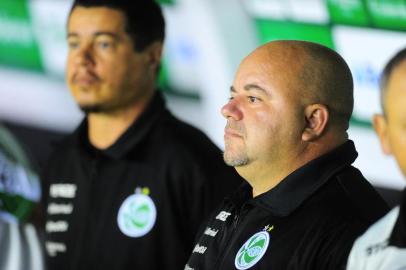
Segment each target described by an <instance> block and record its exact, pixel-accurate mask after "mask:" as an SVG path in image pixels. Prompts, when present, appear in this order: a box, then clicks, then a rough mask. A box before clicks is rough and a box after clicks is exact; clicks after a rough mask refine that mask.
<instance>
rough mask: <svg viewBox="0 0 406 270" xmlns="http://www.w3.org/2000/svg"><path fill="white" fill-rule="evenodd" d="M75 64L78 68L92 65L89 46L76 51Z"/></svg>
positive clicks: (91, 52) (92, 57)
mask: <svg viewBox="0 0 406 270" xmlns="http://www.w3.org/2000/svg"><path fill="white" fill-rule="evenodd" d="M75 62H76V64H77V65H80V66H89V65H94V55H93V50H92V47H91V45H83V46H82V47H80V48H79V49H78V51H77V52H76V57H75Z"/></svg>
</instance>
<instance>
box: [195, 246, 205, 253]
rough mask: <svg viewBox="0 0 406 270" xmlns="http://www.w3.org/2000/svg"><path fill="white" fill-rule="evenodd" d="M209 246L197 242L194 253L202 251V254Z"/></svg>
mask: <svg viewBox="0 0 406 270" xmlns="http://www.w3.org/2000/svg"><path fill="white" fill-rule="evenodd" d="M206 249H207V247H205V246H200V245H199V244H197V245H196V246H195V248H194V249H193V253H200V254H204V252H205V251H206Z"/></svg>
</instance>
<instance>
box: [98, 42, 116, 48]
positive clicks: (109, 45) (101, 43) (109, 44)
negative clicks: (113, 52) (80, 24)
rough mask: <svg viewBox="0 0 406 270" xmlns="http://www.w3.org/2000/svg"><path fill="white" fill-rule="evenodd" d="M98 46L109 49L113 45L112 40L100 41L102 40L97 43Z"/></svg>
mask: <svg viewBox="0 0 406 270" xmlns="http://www.w3.org/2000/svg"><path fill="white" fill-rule="evenodd" d="M97 46H98V47H99V48H100V49H108V48H110V47H111V46H112V45H111V42H107V41H100V42H98V43H97Z"/></svg>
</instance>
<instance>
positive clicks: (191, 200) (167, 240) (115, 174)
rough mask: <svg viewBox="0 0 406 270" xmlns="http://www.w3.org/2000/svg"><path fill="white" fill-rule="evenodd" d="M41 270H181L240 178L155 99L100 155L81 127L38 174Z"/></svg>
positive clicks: (201, 136) (158, 96) (204, 140)
mask: <svg viewBox="0 0 406 270" xmlns="http://www.w3.org/2000/svg"><path fill="white" fill-rule="evenodd" d="M44 182H45V183H47V187H46V188H45V189H44V194H45V195H46V198H45V205H46V209H45V211H46V213H47V216H46V225H45V231H46V235H45V238H46V242H45V249H46V255H47V256H46V259H47V264H48V269H58V270H61V269H75V270H76V269H148V270H149V269H152V270H153V269H182V268H183V266H184V265H185V263H186V261H187V257H188V255H189V254H190V250H191V249H192V248H193V241H194V239H195V234H196V231H197V229H198V226H199V225H200V224H201V222H202V220H203V219H204V218H206V217H207V216H208V214H209V213H210V212H211V211H212V210H213V206H216V205H218V203H220V201H221V199H222V198H223V197H224V196H225V194H226V192H227V191H228V190H231V189H233V188H234V187H236V186H238V185H239V184H240V183H241V182H240V178H239V176H238V175H237V174H236V173H235V171H234V170H233V168H230V167H227V166H226V165H225V164H224V162H223V159H222V154H221V152H220V150H219V149H218V148H217V147H216V146H215V145H214V144H213V143H212V142H211V141H210V140H209V139H208V138H207V137H206V136H205V135H204V134H203V133H202V132H200V131H198V130H197V129H195V128H193V127H191V126H189V125H187V124H185V123H183V122H181V121H179V120H178V119H176V118H175V117H173V116H172V115H171V114H170V112H169V111H168V110H167V109H166V108H165V104H164V100H163V98H162V96H161V94H160V93H159V92H158V93H156V95H155V96H154V98H153V100H152V101H151V103H150V105H149V106H148V108H147V109H146V111H145V112H144V113H143V114H142V115H141V116H140V117H139V118H138V119H137V120H136V121H135V123H134V124H133V125H132V126H131V127H130V128H129V129H128V130H127V131H126V132H125V133H124V134H123V135H122V136H121V137H120V138H119V139H118V141H117V142H115V143H114V144H113V145H112V146H111V147H109V148H108V149H106V150H103V151H100V150H97V149H95V148H93V147H92V146H91V145H90V143H89V141H88V139H87V123H86V121H84V122H83V123H82V124H81V125H80V127H79V128H78V129H77V130H76V131H75V132H74V133H73V134H72V135H71V136H69V137H68V138H67V139H66V140H65V141H64V142H63V144H62V145H61V146H60V147H59V148H58V150H57V151H56V152H55V153H54V155H53V156H52V158H51V160H50V163H49V164H48V167H47V172H46V173H45V175H44Z"/></svg>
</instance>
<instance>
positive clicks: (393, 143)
mask: <svg viewBox="0 0 406 270" xmlns="http://www.w3.org/2000/svg"><path fill="white" fill-rule="evenodd" d="M380 88H381V104H382V112H383V114H376V115H374V119H373V123H374V128H375V131H376V133H377V134H378V136H379V139H380V142H381V146H382V150H383V152H384V153H385V154H388V155H393V156H394V157H395V159H396V162H397V163H398V165H399V168H400V170H401V171H402V173H403V175H405V176H406V140H405V138H406V129H405V124H406V106H405V104H406V48H405V49H403V50H401V51H399V52H398V53H397V54H396V55H395V56H393V57H392V58H391V59H390V61H389V62H388V64H387V65H386V67H385V68H384V70H383V73H382V77H381V83H380ZM347 269H349V270H364V269H365V270H367V269H368V270H391V269H396V270H397V269H399V270H400V269H406V189H405V190H404V191H403V199H402V202H401V205H400V206H398V207H395V208H394V209H392V211H390V212H389V213H388V214H387V215H386V216H385V217H383V218H382V219H380V220H379V221H378V222H376V223H375V224H374V225H373V226H371V227H370V228H369V229H368V230H367V231H366V232H365V233H364V234H363V235H362V236H360V237H359V238H358V239H357V240H356V241H355V243H354V246H353V248H352V250H351V253H350V256H349V259H348V265H347Z"/></svg>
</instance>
